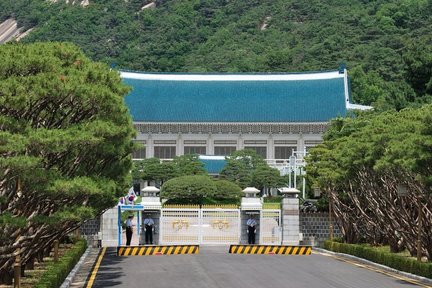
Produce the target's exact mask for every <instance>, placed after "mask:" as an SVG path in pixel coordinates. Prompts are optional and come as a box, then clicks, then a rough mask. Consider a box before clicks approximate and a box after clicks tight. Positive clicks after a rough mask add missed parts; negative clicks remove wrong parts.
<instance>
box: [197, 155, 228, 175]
mask: <svg viewBox="0 0 432 288" xmlns="http://www.w3.org/2000/svg"><path fill="white" fill-rule="evenodd" d="M199 161H201V162H202V163H204V169H206V170H207V172H208V173H209V174H213V175H215V174H219V173H220V172H221V171H222V169H223V168H224V167H225V164H226V160H219V159H217V160H216V159H199Z"/></svg>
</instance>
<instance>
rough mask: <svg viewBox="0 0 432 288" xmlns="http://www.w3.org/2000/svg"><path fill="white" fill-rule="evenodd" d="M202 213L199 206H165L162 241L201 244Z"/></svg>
mask: <svg viewBox="0 0 432 288" xmlns="http://www.w3.org/2000/svg"><path fill="white" fill-rule="evenodd" d="M196 207H199V206H196ZM200 214H201V213H200V209H198V208H195V209H194V208H163V209H162V210H161V218H160V230H159V231H160V232H159V233H160V235H159V239H160V240H159V241H160V243H161V244H199V243H200V237H199V235H200Z"/></svg>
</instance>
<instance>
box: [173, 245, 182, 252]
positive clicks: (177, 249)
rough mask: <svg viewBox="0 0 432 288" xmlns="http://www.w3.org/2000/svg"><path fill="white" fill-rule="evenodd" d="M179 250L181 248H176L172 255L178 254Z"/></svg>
mask: <svg viewBox="0 0 432 288" xmlns="http://www.w3.org/2000/svg"><path fill="white" fill-rule="evenodd" d="M180 249H181V246H177V247H176V248H175V250H174V254H179V251H180Z"/></svg>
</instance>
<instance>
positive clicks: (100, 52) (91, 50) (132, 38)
mask: <svg viewBox="0 0 432 288" xmlns="http://www.w3.org/2000/svg"><path fill="white" fill-rule="evenodd" d="M58 2H59V3H57V4H49V3H48V2H47V1H45V0H35V1H30V2H29V1H26V0H5V1H1V3H0V20H5V19H7V18H8V17H15V18H16V19H17V20H18V22H19V24H20V25H22V26H25V27H26V28H29V27H33V26H37V29H35V30H34V31H33V32H32V33H30V35H29V36H27V37H26V38H25V39H24V41H26V42H36V41H70V42H73V43H75V44H77V45H79V46H80V47H81V48H82V49H83V50H84V51H85V53H86V54H87V55H89V56H90V57H91V58H93V59H95V60H101V61H104V62H105V63H108V64H113V63H115V64H116V65H117V66H118V67H120V68H123V69H134V70H144V71H162V72H166V71H170V72H171V71H175V72H180V71H181V72H184V71H186V72H251V71H252V72H255V71H260V72H279V71H280V72H286V71H305V70H325V69H335V68H336V66H337V65H338V64H339V63H341V62H345V63H346V64H347V67H348V68H349V69H350V70H351V71H353V72H352V74H351V78H352V88H353V98H354V99H356V101H358V102H359V103H363V104H374V105H376V106H377V107H378V108H379V109H401V108H404V107H406V106H407V105H411V104H410V103H412V102H424V101H430V99H429V97H428V95H431V88H430V87H431V84H430V79H431V73H432V72H431V69H430V59H431V58H430V47H431V45H430V44H431V39H430V35H431V31H432V16H431V13H430V7H431V6H430V5H431V4H430V1H427V0H421V1H409V0H384V1H363V0H349V1H343V2H341V1H319V0H310V1H306V0H302V1H298V0H262V1H256V0H254V1H244V0H234V1H226V0H206V1H196V0H166V1H156V3H157V4H158V5H157V7H156V8H155V9H145V10H141V7H142V5H143V1H123V0H110V1H100V0H95V1H90V5H89V6H88V7H86V8H82V7H80V6H79V5H67V4H65V3H64V1H58ZM264 23H266V25H267V27H266V28H265V29H261V27H262V25H263V24H264ZM71 27H73V29H71ZM392 86H397V87H404V88H403V91H401V92H399V93H396V92H395V91H393V92H389V91H388V88H389V87H392ZM413 91H415V93H414V94H413ZM392 97H397V98H398V99H397V101H395V102H393V101H391V100H392ZM413 98H414V99H413ZM386 101H390V103H389V104H388V105H386V103H385V102H386Z"/></svg>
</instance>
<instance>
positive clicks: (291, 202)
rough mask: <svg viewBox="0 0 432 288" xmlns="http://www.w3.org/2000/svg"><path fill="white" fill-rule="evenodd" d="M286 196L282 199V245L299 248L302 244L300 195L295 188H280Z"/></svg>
mask: <svg viewBox="0 0 432 288" xmlns="http://www.w3.org/2000/svg"><path fill="white" fill-rule="evenodd" d="M279 191H280V192H281V193H282V194H283V195H284V198H283V199H282V244H283V245H293V246H298V245H299V244H300V237H299V236H300V235H299V233H300V215H299V199H298V198H297V195H298V194H299V193H300V191H299V190H297V189H295V188H287V187H284V188H280V189H279Z"/></svg>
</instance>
